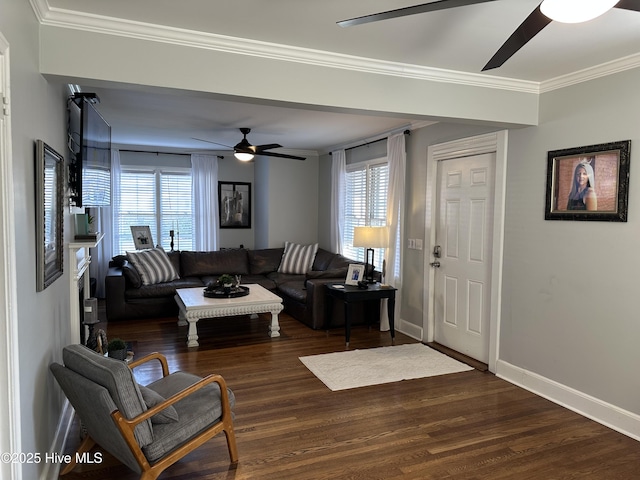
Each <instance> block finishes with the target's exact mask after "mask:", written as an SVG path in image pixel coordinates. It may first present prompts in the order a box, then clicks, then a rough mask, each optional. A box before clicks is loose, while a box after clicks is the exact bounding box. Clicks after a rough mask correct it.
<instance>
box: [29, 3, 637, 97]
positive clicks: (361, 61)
mask: <svg viewBox="0 0 640 480" xmlns="http://www.w3.org/2000/svg"><path fill="white" fill-rule="evenodd" d="M29 2H30V3H31V6H32V8H33V11H34V13H35V15H36V17H37V19H38V21H39V22H40V24H41V25H47V26H54V27H60V28H69V29H75V30H83V31H87V32H95V33H102V34H107V35H117V36H122V37H129V38H134V39H138V40H147V41H153V42H161V43H169V44H175V45H182V46H186V47H193V48H203V49H209V50H214V51H219V52H225V53H233V54H237V55H248V56H255V57H261V58H269V59H273V60H280V61H286V62H295V63H301V64H307V65H314V66H322V67H328V68H337V69H343V70H351V71H358V72H365V73H372V74H377V75H390V76H395V77H402V78H410V79H416V80H425V81H432V82H440V83H449V84H456V85H467V86H474V87H481V88H495V89H499V90H510V91H517V92H523V93H533V94H540V93H546V92H550V91H553V90H557V89H560V88H564V87H567V86H571V85H575V84H578V83H582V82H586V81H589V80H593V79H596V78H600V77H605V76H607V75H612V74H615V73H619V72H622V71H625V70H630V69H633V68H637V67H638V66H640V54H635V55H630V56H628V57H624V58H621V59H617V60H613V61H611V62H607V63H603V64H601V65H596V66H595V67H590V68H586V69H584V70H579V71H577V72H572V73H569V74H567V75H562V76H559V77H556V78H552V79H550V80H544V81H541V82H537V81H529V80H519V79H514V78H506V77H497V76H491V75H486V74H479V73H469V72H460V71H456V70H447V69H441V68H434V67H427V66H422V65H414V64H406V63H399V62H391V61H386V60H377V59H373V58H365V57H358V56H354V55H345V54H340V53H335V52H327V51H323V50H314V49H310V48H302V47H297V46H292V45H282V44H276V43H269V42H261V41H258V40H250V39H246V38H239V37H231V36H226V35H219V34H214V33H206V32H197V31H193V30H187V29H182V28H175V27H169V26H165V25H156V24H150V23H145V22H137V21H132V20H127V19H122V18H115V17H107V16H103V15H94V14H90V13H85V12H77V11H74V10H67V9H61V8H54V7H51V6H50V5H49V3H48V1H47V0H29Z"/></svg>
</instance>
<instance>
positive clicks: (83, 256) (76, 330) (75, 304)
mask: <svg viewBox="0 0 640 480" xmlns="http://www.w3.org/2000/svg"><path fill="white" fill-rule="evenodd" d="M103 238H104V233H100V234H98V237H97V238H96V239H95V240H83V241H74V242H71V243H69V272H71V275H69V295H70V297H69V299H70V317H71V318H70V326H71V343H80V303H79V301H78V299H79V298H80V289H79V287H78V282H79V281H80V279H81V278H83V275H84V273H85V272H87V271H88V270H89V265H90V264H91V254H90V251H89V249H91V248H95V247H97V246H98V244H99V243H100V242H101V241H102V239H103ZM83 282H84V288H83V291H82V293H83V298H85V299H86V298H89V296H90V295H91V283H90V282H91V280H90V279H89V275H88V274H87V275H84V279H83Z"/></svg>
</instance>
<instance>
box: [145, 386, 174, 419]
mask: <svg viewBox="0 0 640 480" xmlns="http://www.w3.org/2000/svg"><path fill="white" fill-rule="evenodd" d="M138 388H139V389H140V393H141V394H142V398H143V399H144V403H145V404H146V405H147V408H151V407H155V406H156V405H158V404H159V403H162V402H164V401H165V400H166V398H164V397H163V396H162V395H160V394H159V393H157V392H155V391H153V390H151V389H150V388H147V387H145V386H144V385H140V384H138ZM178 418H179V417H178V412H176V409H175V408H174V407H173V405H169V406H168V407H167V408H165V409H164V410H162V411H161V412H160V413H156V414H155V415H154V416H153V417H151V423H153V424H160V423H171V422H177V421H178Z"/></svg>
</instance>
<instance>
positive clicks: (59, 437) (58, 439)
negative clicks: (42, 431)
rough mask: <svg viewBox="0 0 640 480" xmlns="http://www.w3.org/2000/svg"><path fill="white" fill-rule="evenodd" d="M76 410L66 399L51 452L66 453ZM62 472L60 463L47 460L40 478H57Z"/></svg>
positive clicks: (55, 479)
mask: <svg viewBox="0 0 640 480" xmlns="http://www.w3.org/2000/svg"><path fill="white" fill-rule="evenodd" d="M75 413H76V412H75V410H74V409H73V407H72V406H71V404H70V403H69V400H67V399H66V398H65V399H64V404H63V405H62V412H61V413H60V419H59V420H58V426H57V427H56V433H55V435H54V437H53V442H52V443H51V448H50V449H49V453H52V454H62V453H64V449H65V446H66V444H67V437H68V436H69V430H70V429H71V425H72V424H73V417H74V416H75ZM59 473H60V464H59V463H55V462H45V467H44V468H43V470H42V472H41V473H40V480H57V479H58V476H59Z"/></svg>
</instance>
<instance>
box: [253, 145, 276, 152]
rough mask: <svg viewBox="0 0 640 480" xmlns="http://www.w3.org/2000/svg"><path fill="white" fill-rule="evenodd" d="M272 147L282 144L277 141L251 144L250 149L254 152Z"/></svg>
mask: <svg viewBox="0 0 640 480" xmlns="http://www.w3.org/2000/svg"><path fill="white" fill-rule="evenodd" d="M274 148H282V145H280V144H279V143H268V144H266V145H253V146H252V147H251V149H252V150H253V151H254V152H258V153H259V152H263V151H264V150H272V149H274Z"/></svg>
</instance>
